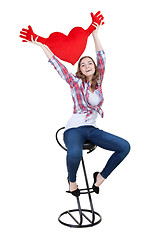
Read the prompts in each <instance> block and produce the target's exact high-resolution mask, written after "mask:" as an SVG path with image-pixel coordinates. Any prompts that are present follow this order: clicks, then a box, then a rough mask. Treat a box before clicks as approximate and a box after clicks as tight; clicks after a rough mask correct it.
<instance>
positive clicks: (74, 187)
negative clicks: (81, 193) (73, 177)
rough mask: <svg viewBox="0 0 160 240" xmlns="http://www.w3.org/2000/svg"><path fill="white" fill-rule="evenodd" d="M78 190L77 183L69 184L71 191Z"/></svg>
mask: <svg viewBox="0 0 160 240" xmlns="http://www.w3.org/2000/svg"><path fill="white" fill-rule="evenodd" d="M76 189H77V183H76V182H69V190H70V191H71V192H72V191H75V190H76Z"/></svg>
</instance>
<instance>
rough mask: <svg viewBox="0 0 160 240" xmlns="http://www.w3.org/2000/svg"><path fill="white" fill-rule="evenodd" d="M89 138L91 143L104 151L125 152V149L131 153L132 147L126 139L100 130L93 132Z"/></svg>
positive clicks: (96, 129)
mask: <svg viewBox="0 0 160 240" xmlns="http://www.w3.org/2000/svg"><path fill="white" fill-rule="evenodd" d="M89 137H90V138H89V140H90V142H92V143H93V144H95V145H97V146H99V147H101V148H103V149H107V150H110V151H123V150H124V149H126V150H127V151H129V149H130V145H129V143H128V142H127V141H126V140H125V139H123V138H121V137H118V136H116V135H113V134H111V133H108V132H105V131H103V130H100V129H98V128H95V129H94V130H93V131H91V132H90V136H89Z"/></svg>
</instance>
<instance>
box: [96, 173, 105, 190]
mask: <svg viewBox="0 0 160 240" xmlns="http://www.w3.org/2000/svg"><path fill="white" fill-rule="evenodd" d="M104 180H105V178H104V177H102V175H101V174H100V173H98V175H97V179H96V183H95V186H96V187H99V186H100V185H101V184H102V183H103V182H104Z"/></svg>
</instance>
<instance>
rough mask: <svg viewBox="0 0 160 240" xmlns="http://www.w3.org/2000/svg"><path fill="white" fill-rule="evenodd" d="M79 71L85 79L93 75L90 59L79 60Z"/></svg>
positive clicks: (92, 64)
mask: <svg viewBox="0 0 160 240" xmlns="http://www.w3.org/2000/svg"><path fill="white" fill-rule="evenodd" d="M80 70H81V72H82V73H83V74H84V75H85V76H86V77H91V76H93V74H94V73H95V65H94V62H93V61H92V59H91V58H89V57H85V58H83V59H82V60H81V63H80Z"/></svg>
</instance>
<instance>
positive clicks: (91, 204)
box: [82, 157, 95, 223]
mask: <svg viewBox="0 0 160 240" xmlns="http://www.w3.org/2000/svg"><path fill="white" fill-rule="evenodd" d="M82 167H83V171H84V177H85V181H86V186H87V190H88V198H89V202H90V207H91V211H92V223H94V221H95V213H94V208H93V203H92V198H91V193H90V191H89V184H88V179H87V173H86V168H85V165H84V160H83V157H82Z"/></svg>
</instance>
